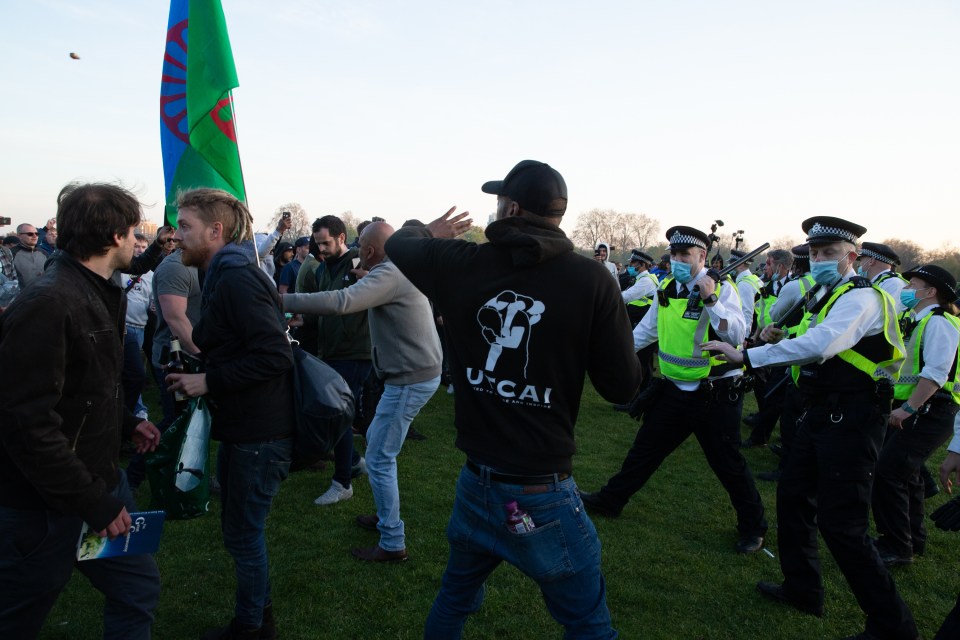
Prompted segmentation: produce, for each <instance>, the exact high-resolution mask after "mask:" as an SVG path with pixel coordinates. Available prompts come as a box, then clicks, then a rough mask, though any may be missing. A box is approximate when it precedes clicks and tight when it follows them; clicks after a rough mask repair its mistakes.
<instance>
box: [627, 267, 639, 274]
mask: <svg viewBox="0 0 960 640" xmlns="http://www.w3.org/2000/svg"><path fill="white" fill-rule="evenodd" d="M627 275H628V276H636V275H637V268H636V267H627Z"/></svg>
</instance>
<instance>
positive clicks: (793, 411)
mask: <svg viewBox="0 0 960 640" xmlns="http://www.w3.org/2000/svg"><path fill="white" fill-rule="evenodd" d="M790 255H791V256H792V257H793V266H792V267H791V268H790V278H789V279H788V280H787V283H786V284H785V285H783V289H781V290H780V295H779V296H778V297H777V301H776V302H775V303H774V305H773V307H772V308H771V309H770V318H771V320H772V321H773V322H775V323H776V324H777V325H778V326H779V327H780V328H781V331H782V333H780V334H779V337H787V338H792V337H794V336H796V335H797V330H798V329H799V327H800V322H801V320H802V319H803V317H804V308H801V309H799V310H798V311H796V312H794V313H792V314H791V316H792V317H787V314H790V313H791V310H792V309H794V308H796V304H797V303H798V302H799V301H800V300H801V299H804V298H807V299H809V298H808V296H814V297H815V298H816V299H819V298H822V297H823V295H824V294H825V293H826V289H823V288H822V287H818V286H817V284H816V282H815V281H814V279H813V276H812V275H811V274H810V247H809V246H808V245H807V244H806V243H804V244H801V245H797V246H795V247H793V248H792V249H791V250H790ZM771 331H772V329H771ZM780 375H783V376H787V377H791V370H790V368H789V367H787V368H786V369H784V370H783V371H782V372H781V374H780ZM775 384H779V385H780V386H779V387H778V388H777V390H776V391H775V392H774V395H777V394H779V395H778V396H777V397H778V398H779V400H778V404H779V405H780V442H781V444H779V445H775V444H771V445H770V450H771V451H773V452H774V453H775V454H777V455H778V456H780V462H779V464H778V465H777V469H775V470H774V471H758V472H757V473H756V477H757V478H758V479H759V480H767V481H771V482H778V481H779V480H780V474H781V472H782V471H783V466H784V462H785V456H786V454H787V451H788V450H789V449H790V445H791V443H792V442H793V438H794V436H795V434H796V432H797V419H798V418H799V417H800V414H802V413H803V408H802V406H801V403H800V400H801V398H800V394H799V393H797V385H796V382H795V381H793V380H783V379H781V380H780V381H779V382H777V383H775ZM772 428H773V424H771V425H770V429H772ZM754 431H755V432H756V431H757V430H756V429H755V430H754ZM766 435H767V437H768V438H769V433H767V434H766ZM751 437H753V435H751Z"/></svg>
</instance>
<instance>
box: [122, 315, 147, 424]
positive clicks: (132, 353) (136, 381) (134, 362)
mask: <svg viewBox="0 0 960 640" xmlns="http://www.w3.org/2000/svg"><path fill="white" fill-rule="evenodd" d="M121 381H122V382H123V398H124V404H126V406H127V408H128V409H129V410H130V413H132V414H134V415H141V412H143V414H146V412H147V405H145V404H143V396H142V395H140V392H141V391H143V385H144V384H146V382H147V373H146V371H145V370H144V368H143V327H134V326H132V325H127V331H126V335H125V336H124V340H123V375H122V378H121Z"/></svg>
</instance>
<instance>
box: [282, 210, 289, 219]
mask: <svg viewBox="0 0 960 640" xmlns="http://www.w3.org/2000/svg"><path fill="white" fill-rule="evenodd" d="M282 215H283V217H284V219H289V218H290V212H289V211H284V212H283V214H282Z"/></svg>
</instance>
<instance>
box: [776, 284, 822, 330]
mask: <svg viewBox="0 0 960 640" xmlns="http://www.w3.org/2000/svg"><path fill="white" fill-rule="evenodd" d="M797 284H798V285H799V287H800V297H801V298H802V297H804V296H805V295H807V292H808V291H810V290H811V289H813V288H814V287H815V286H816V284H817V281H816V280H814V279H813V276H812V275H810V274H809V273H808V274H806V275H803V276H800V277H799V278H797ZM808 315H809V314H808V313H806V312H804V313H803V314H801V315H800V319H799V320H798V321H797V323H796V324H791V325H785V326H784V327H783V330H784V332H785V333H786V334H787V337H788V338H794V337H796V336H797V330H798V329H799V328H800V323H802V322H803V321H804V319H806V317H807V316H808Z"/></svg>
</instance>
